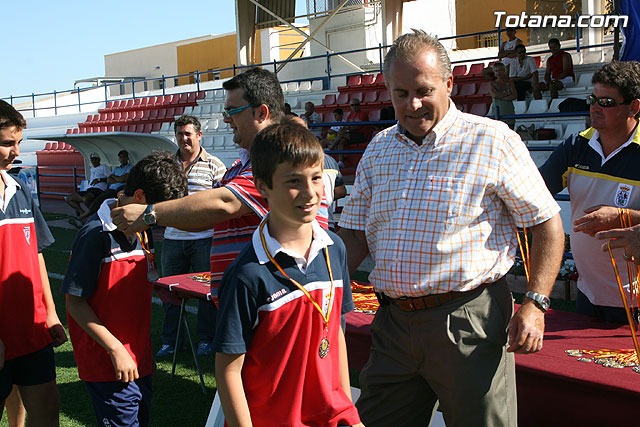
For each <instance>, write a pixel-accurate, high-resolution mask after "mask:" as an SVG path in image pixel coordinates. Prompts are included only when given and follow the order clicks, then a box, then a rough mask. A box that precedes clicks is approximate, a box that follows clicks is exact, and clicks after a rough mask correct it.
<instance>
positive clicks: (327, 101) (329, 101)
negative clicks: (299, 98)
mask: <svg viewBox="0 0 640 427" xmlns="http://www.w3.org/2000/svg"><path fill="white" fill-rule="evenodd" d="M335 104H336V95H335V94H333V93H330V94H327V95H325V96H324V99H323V100H322V105H335Z"/></svg>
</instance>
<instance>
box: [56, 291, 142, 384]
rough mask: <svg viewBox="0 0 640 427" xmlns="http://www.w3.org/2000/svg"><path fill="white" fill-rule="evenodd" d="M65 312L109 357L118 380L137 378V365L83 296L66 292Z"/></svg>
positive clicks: (125, 381)
mask: <svg viewBox="0 0 640 427" xmlns="http://www.w3.org/2000/svg"><path fill="white" fill-rule="evenodd" d="M67 312H68V313H69V314H70V315H71V317H73V320H75V321H76V323H77V324H78V325H79V326H80V327H81V328H82V329H83V330H84V331H85V332H86V333H87V334H88V335H89V336H90V337H91V338H93V340H94V341H95V342H97V343H98V344H99V345H100V346H101V347H102V348H104V349H105V350H106V351H107V353H109V356H110V357H111V363H113V368H114V370H115V372H116V378H117V379H118V381H121V382H123V383H128V382H131V381H133V380H137V379H138V366H137V365H136V362H135V361H134V360H133V358H132V357H131V355H130V354H129V352H128V351H127V349H126V348H125V347H124V345H122V343H121V342H120V341H119V340H118V339H117V338H116V337H115V336H114V335H113V334H112V333H111V332H110V331H109V329H107V328H106V327H105V326H104V325H103V324H102V322H101V321H100V319H98V316H96V313H95V312H94V311H93V309H92V308H91V306H90V305H89V303H88V302H87V300H86V299H85V298H81V297H76V296H73V295H68V294H67Z"/></svg>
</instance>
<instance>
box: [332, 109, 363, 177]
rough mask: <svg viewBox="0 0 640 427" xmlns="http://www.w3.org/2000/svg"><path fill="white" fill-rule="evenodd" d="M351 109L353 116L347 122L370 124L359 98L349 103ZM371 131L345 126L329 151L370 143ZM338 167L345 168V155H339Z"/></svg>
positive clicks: (359, 127) (350, 115) (361, 127)
mask: <svg viewBox="0 0 640 427" xmlns="http://www.w3.org/2000/svg"><path fill="white" fill-rule="evenodd" d="M349 105H350V107H351V114H349V117H348V118H347V122H368V121H369V115H368V114H367V112H366V111H364V110H362V109H360V100H359V99H358V98H351V100H350V101H349ZM370 131H371V129H370V128H368V127H365V126H343V127H342V129H341V131H340V132H339V133H338V136H337V137H336V139H334V140H333V142H332V143H331V144H329V147H328V148H329V150H338V151H341V150H344V149H345V146H347V145H349V144H362V143H365V142H367V141H369V138H370V137H371V135H370ZM338 159H339V161H338V166H339V167H340V168H343V167H344V154H343V153H339V154H338Z"/></svg>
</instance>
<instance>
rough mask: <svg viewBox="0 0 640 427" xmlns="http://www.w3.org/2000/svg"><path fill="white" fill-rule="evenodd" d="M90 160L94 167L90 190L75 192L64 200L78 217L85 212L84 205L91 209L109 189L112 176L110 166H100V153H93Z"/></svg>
mask: <svg viewBox="0 0 640 427" xmlns="http://www.w3.org/2000/svg"><path fill="white" fill-rule="evenodd" d="M89 160H90V161H91V165H92V166H93V167H92V168H91V178H90V179H89V188H87V189H86V190H85V191H74V192H73V193H71V194H69V195H68V196H66V197H65V198H64V201H65V202H67V204H68V205H69V206H71V207H72V208H73V210H75V211H76V215H77V216H78V217H79V216H80V215H82V214H83V213H84V211H85V209H84V208H83V207H82V204H84V205H85V206H87V207H89V205H91V202H93V201H94V200H95V199H96V197H98V196H99V195H100V194H101V193H102V192H103V191H105V190H106V189H107V179H108V178H109V175H111V169H109V166H107V165H101V164H100V155H99V154H98V153H91V154H90V155H89ZM74 219H77V218H74Z"/></svg>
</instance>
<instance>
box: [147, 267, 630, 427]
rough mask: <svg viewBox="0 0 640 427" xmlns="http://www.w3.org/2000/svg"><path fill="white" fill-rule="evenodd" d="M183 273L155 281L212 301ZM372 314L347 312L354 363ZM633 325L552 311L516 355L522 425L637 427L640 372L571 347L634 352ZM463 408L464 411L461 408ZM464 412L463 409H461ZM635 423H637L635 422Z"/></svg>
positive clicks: (364, 355) (357, 365)
mask: <svg viewBox="0 0 640 427" xmlns="http://www.w3.org/2000/svg"><path fill="white" fill-rule="evenodd" d="M190 275H191V274H183V275H180V276H172V277H165V278H162V279H160V280H159V281H158V282H156V286H157V287H158V288H161V289H165V290H166V289H169V287H171V292H173V293H174V294H175V295H177V296H178V297H180V298H198V299H207V294H208V293H209V287H208V285H207V284H205V283H200V282H196V281H194V280H192V279H189V278H188V277H187V276H190ZM372 320H373V315H369V314H364V313H349V314H347V331H346V337H347V349H348V352H349V365H350V367H351V368H353V369H357V370H360V369H362V366H363V365H364V364H365V363H366V361H367V359H368V358H369V350H370V348H371V333H370V329H369V325H370V323H371V321H372ZM632 347H633V342H632V341H631V335H630V331H629V327H628V326H616V325H609V324H605V323H601V322H598V321H595V320H593V319H591V318H588V317H585V316H581V315H578V314H575V313H568V312H563V311H553V310H551V311H549V312H548V313H547V315H546V333H545V342H544V348H543V349H542V350H541V351H540V352H538V353H536V354H530V355H516V381H517V387H518V424H519V425H520V426H521V427H522V426H536V427H539V426H545V427H547V426H574V425H581V426H607V427H609V426H637V425H640V422H638V410H639V409H640V374H637V373H635V372H633V371H632V370H631V368H623V369H612V368H604V367H602V366H600V365H596V364H594V363H584V362H578V361H577V359H576V358H575V357H569V356H567V355H566V353H565V350H568V349H582V350H590V349H604V348H610V349H622V348H632ZM461 409H462V408H461ZM462 410H463V409H462ZM634 420H636V421H634Z"/></svg>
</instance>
